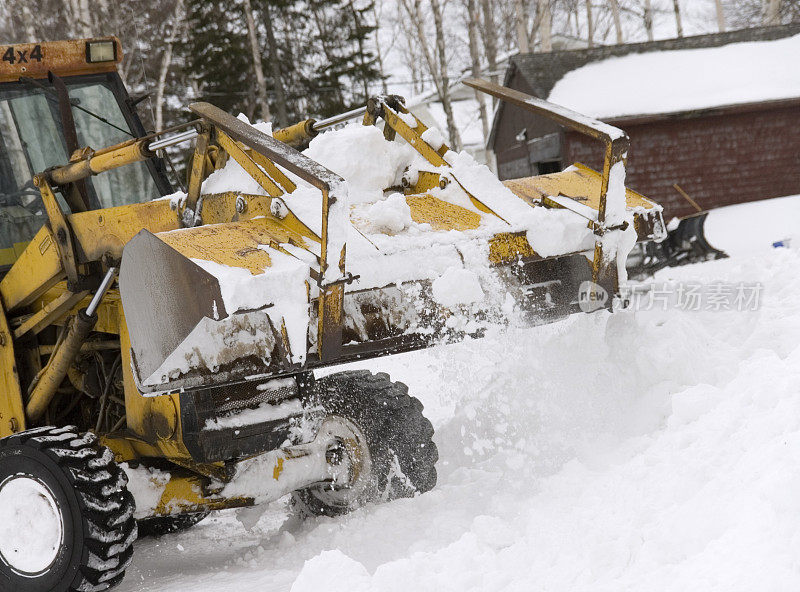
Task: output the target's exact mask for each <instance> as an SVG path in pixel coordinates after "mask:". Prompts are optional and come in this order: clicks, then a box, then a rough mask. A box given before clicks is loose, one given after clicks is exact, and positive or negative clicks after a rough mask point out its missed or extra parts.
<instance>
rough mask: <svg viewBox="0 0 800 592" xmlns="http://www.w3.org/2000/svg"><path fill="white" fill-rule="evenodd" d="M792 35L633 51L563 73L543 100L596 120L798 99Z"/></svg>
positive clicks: (798, 52) (798, 42) (799, 42)
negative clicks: (723, 43)
mask: <svg viewBox="0 0 800 592" xmlns="http://www.w3.org/2000/svg"><path fill="white" fill-rule="evenodd" d="M798 56H800V35H795V36H794V37H788V38H784V39H778V40H775V41H754V42H745V43H732V44H729V45H723V46H721V47H711V48H703V49H682V50H673V51H660V52H651V53H639V54H632V55H627V56H624V57H619V58H609V59H606V60H603V61H600V62H594V63H591V64H587V65H585V66H583V67H581V68H577V69H575V70H572V71H571V72H568V73H567V74H566V75H565V76H564V77H563V78H562V79H561V80H559V81H558V82H557V83H556V85H555V86H554V87H553V90H552V91H551V92H550V96H549V97H548V101H551V102H553V103H556V104H559V105H563V106H565V107H569V108H571V109H574V110H575V111H578V112H579V113H585V114H586V115H591V116H594V117H600V118H606V119H608V118H613V117H621V116H629V115H650V114H656V113H674V112H679V111H687V110H693V109H704V108H710V107H718V106H723V105H737V104H744V103H754V102H760V101H769V100H777V99H788V98H796V97H800V68H799V67H798V62H797V59H798Z"/></svg>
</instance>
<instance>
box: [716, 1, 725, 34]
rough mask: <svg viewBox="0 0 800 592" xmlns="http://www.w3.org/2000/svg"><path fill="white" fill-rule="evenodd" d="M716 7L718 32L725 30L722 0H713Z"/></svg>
mask: <svg viewBox="0 0 800 592" xmlns="http://www.w3.org/2000/svg"><path fill="white" fill-rule="evenodd" d="M715 5H716V8H717V27H718V28H719V32H720V33H724V32H725V10H724V9H723V8H722V0H715Z"/></svg>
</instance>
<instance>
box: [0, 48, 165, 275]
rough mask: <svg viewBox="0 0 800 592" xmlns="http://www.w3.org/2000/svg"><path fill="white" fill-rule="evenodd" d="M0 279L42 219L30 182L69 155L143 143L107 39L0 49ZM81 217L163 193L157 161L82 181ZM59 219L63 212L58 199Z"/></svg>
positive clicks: (118, 55)
mask: <svg viewBox="0 0 800 592" xmlns="http://www.w3.org/2000/svg"><path fill="white" fill-rule="evenodd" d="M0 55H1V56H2V59H0V271H5V270H6V269H8V267H9V266H11V265H12V264H13V263H14V261H15V260H16V259H17V257H18V256H19V254H21V253H22V251H23V250H24V248H25V245H26V244H27V243H28V241H30V240H31V238H32V237H33V235H34V234H35V233H36V232H37V231H38V230H39V229H40V228H41V227H42V225H43V224H44V223H45V221H46V219H47V216H46V213H45V211H44V207H43V204H42V201H41V198H40V195H39V191H38V190H37V189H36V188H35V187H34V185H33V181H32V179H33V176H34V175H35V174H36V173H40V172H42V171H44V170H46V169H48V168H50V167H53V166H56V165H63V164H64V163H65V162H68V161H69V160H70V158H71V157H72V155H73V153H74V152H75V151H76V150H79V149H80V150H82V149H84V148H86V147H89V148H101V147H104V146H110V145H113V144H117V143H120V142H124V141H125V140H129V139H131V138H139V137H142V136H144V135H145V130H144V127H143V126H142V122H141V120H140V119H139V117H138V115H137V114H136V111H135V109H134V104H133V102H132V101H131V99H130V97H129V96H128V93H127V91H126V89H125V86H124V84H123V83H122V80H121V78H120V76H119V74H118V72H117V64H118V63H119V62H120V61H121V59H122V51H121V49H120V44H119V41H118V40H117V39H116V38H114V37H108V38H101V39H89V40H78V41H61V42H54V43H39V44H20V45H14V46H5V47H0ZM80 191H81V193H82V196H81V197H82V200H81V201H82V203H84V204H86V209H90V210H91V209H99V208H108V207H113V206H120V205H126V204H129V203H136V202H144V201H148V200H151V199H154V198H156V197H159V196H161V195H164V194H166V193H169V192H170V191H171V187H170V184H169V181H168V180H167V178H166V176H165V175H164V171H163V165H162V164H161V162H160V161H159V160H158V159H150V160H147V161H144V162H141V163H136V164H134V165H132V166H128V167H122V168H118V169H115V170H113V171H109V172H108V173H106V174H104V175H101V176H96V177H92V178H89V179H87V180H86V181H85V183H84V184H83V186H82V187H81V188H80ZM59 201H60V202H61V205H62V207H63V208H64V211H65V212H69V211H70V210H71V209H70V208H69V206H68V205H67V202H66V201H65V200H64V199H63V198H61V197H60V198H59Z"/></svg>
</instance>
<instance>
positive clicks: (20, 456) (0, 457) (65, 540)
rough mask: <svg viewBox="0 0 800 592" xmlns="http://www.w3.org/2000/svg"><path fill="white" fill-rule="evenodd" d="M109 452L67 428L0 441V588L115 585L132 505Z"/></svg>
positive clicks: (26, 590)
mask: <svg viewBox="0 0 800 592" xmlns="http://www.w3.org/2000/svg"><path fill="white" fill-rule="evenodd" d="M127 482H128V480H127V477H126V476H125V473H124V472H123V471H122V470H121V469H120V468H119V467H118V466H117V464H116V463H115V462H114V455H113V453H112V452H111V451H110V450H109V449H108V448H106V447H104V446H99V445H97V438H96V437H95V436H94V434H91V433H89V434H85V435H83V436H79V435H78V434H77V433H76V431H75V428H74V427H62V428H53V427H46V428H36V429H33V430H29V431H27V432H22V433H20V434H15V435H13V436H10V437H8V438H4V439H2V440H0V590H3V591H4V592H5V591H6V590H13V591H14V592H78V591H80V592H84V591H86V592H95V591H100V590H107V589H109V588H111V587H112V586H114V585H116V584H118V583H119V582H120V581H122V578H123V577H124V575H125V569H126V568H127V567H128V565H129V564H130V561H131V556H132V554H133V541H134V540H135V539H136V520H135V519H134V518H133V513H134V509H135V508H134V501H133V496H131V494H130V493H129V492H128V490H127V488H126V485H127Z"/></svg>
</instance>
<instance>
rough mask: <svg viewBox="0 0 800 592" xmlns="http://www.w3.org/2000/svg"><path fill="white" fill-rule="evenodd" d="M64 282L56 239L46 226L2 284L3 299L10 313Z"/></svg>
mask: <svg viewBox="0 0 800 592" xmlns="http://www.w3.org/2000/svg"><path fill="white" fill-rule="evenodd" d="M62 279H64V270H63V267H62V266H61V258H60V257H59V255H58V249H57V248H56V245H55V242H54V240H53V236H52V234H51V233H50V229H49V228H48V227H47V226H43V227H42V228H41V229H40V230H39V232H37V233H36V236H35V237H34V238H33V240H32V241H31V242H30V243H29V244H28V247H27V248H26V249H25V251H24V252H23V253H22V255H20V258H19V259H18V260H17V263H16V264H15V265H14V267H12V268H11V269H10V270H9V271H8V273H7V274H6V276H5V277H4V278H3V280H2V281H0V296H2V299H3V306H4V307H5V310H6V311H9V312H13V311H15V310H16V309H17V308H19V307H22V306H27V305H28V304H30V303H31V302H33V301H34V300H36V299H37V298H38V297H39V296H41V295H42V294H43V293H44V292H46V291H47V290H49V289H50V288H52V287H53V286H54V285H55V284H57V283H58V282H59V281H61V280H62Z"/></svg>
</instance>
